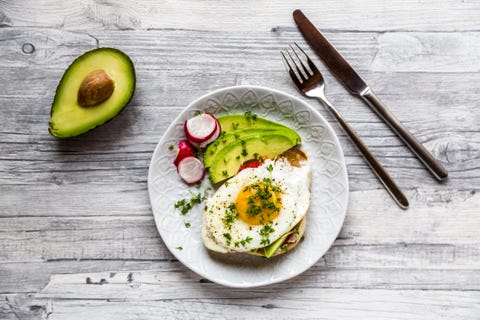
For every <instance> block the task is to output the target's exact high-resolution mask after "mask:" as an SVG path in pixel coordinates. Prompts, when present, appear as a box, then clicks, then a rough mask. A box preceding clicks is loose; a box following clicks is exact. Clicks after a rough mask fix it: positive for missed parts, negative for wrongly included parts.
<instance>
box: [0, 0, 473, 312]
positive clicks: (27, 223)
mask: <svg viewBox="0 0 480 320" xmlns="http://www.w3.org/2000/svg"><path fill="white" fill-rule="evenodd" d="M296 8H301V9H302V10H303V11H304V12H305V14H306V15H307V16H308V17H309V18H311V19H312V21H314V23H315V24H316V25H317V27H318V28H319V29H321V30H322V31H323V32H324V34H325V36H326V37H327V38H328V39H329V40H330V41H331V42H332V43H333V44H334V45H335V47H336V48H337V49H338V50H339V51H340V52H341V53H342V54H343V55H344V57H345V58H346V59H347V60H348V61H349V62H350V63H351V64H352V66H354V67H355V69H356V70H358V71H359V73H360V74H361V75H362V77H363V78H364V79H365V80H366V82H367V83H369V84H370V86H371V87H372V88H373V89H374V90H375V92H376V93H377V94H378V95H379V96H380V97H381V99H382V100H383V101H384V102H385V103H386V104H387V105H388V107H389V108H390V109H391V110H392V111H393V112H394V113H395V114H396V115H397V116H398V118H399V119H400V120H402V122H404V123H405V125H406V126H407V127H408V128H409V129H410V130H411V131H412V132H413V133H414V134H415V135H416V136H417V138H418V139H419V140H420V141H422V142H423V143H424V144H425V146H426V147H427V148H428V149H429V150H431V151H432V153H433V154H434V155H435V156H436V157H437V158H439V160H440V161H442V163H443V164H444V165H445V166H446V168H447V169H448V170H449V173H450V175H449V179H448V180H447V181H446V182H445V183H442V184H439V183H437V182H436V181H435V180H434V179H432V178H431V177H430V175H429V174H428V173H427V172H426V170H425V169H424V168H423V166H422V165H421V164H420V163H419V162H418V160H416V158H414V157H413V155H411V153H410V152H409V151H408V150H407V149H406V148H405V147H404V146H403V144H402V143H401V141H400V140H399V139H398V138H397V137H396V136H395V135H394V134H393V133H392V132H391V131H390V129H389V128H388V127H387V126H386V125H385V124H384V123H383V122H382V121H381V120H380V119H379V118H378V117H377V116H376V115H375V114H373V113H372V112H371V111H370V110H369V108H368V107H367V106H365V105H364V104H362V102H360V101H359V100H358V99H355V98H354V97H353V96H351V95H349V94H348V93H347V92H346V91H345V89H344V88H343V87H342V86H341V85H340V84H339V83H338V82H337V81H336V80H335V78H334V77H333V76H332V74H330V73H329V72H328V70H327V69H326V68H325V66H324V65H323V64H322V63H321V61H319V60H318V59H317V58H316V57H315V56H314V55H313V53H312V52H311V51H310V50H309V48H308V45H307V44H306V43H305V42H304V40H303V38H302V37H301V35H300V34H299V33H298V31H297V29H296V27H295V25H294V23H293V20H292V17H291V12H292V11H293V9H296ZM478 16H480V3H478V2H477V1H460V0H448V1H442V2H441V3H440V2H438V1H434V0H427V1H414V0H407V1H390V2H388V3H385V2H384V1H380V0H366V1H361V2H355V1H354V2H352V1H348V2H347V1H338V0H337V1H334V0H325V1H322V2H312V1H306V0H301V1H297V2H295V3H292V2H290V1H275V2H270V1H263V2H261V1H257V2H250V1H248V2H245V1H239V0H234V1H228V2H222V1H207V2H206V1H198V0H184V1H152V0H140V1H137V0H136V1H132V0H126V1H121V2H120V1H90V0H88V1H83V0H82V1H81V0H74V1H68V2H61V1H54V0H45V1H42V2H38V1H32V0H19V1H0V72H1V73H2V77H1V78H0V121H1V123H2V126H0V319H7V320H13V319H15V320H17V319H22V320H23V319H49V320H52V319H62V320H63V319H153V318H155V319H157V318H163V319H178V318H181V319H204V318H205V319H207V318H208V319H222V318H224V317H225V314H226V313H225V312H226V311H228V312H229V314H231V315H234V316H233V318H238V319H244V318H258V317H261V318H264V319H305V318H311V319H422V320H423V319H451V318H458V319H479V315H480V278H479V276H478V275H479V274H480V249H479V248H480V236H479V233H478V230H479V229H480V220H479V219H478V212H479V209H478V208H479V207H480V196H479V194H478V191H479V186H480V168H479V163H480V162H479V158H480V130H479V128H478V124H479V123H480V113H479V112H478V109H479V108H480V102H479V101H480V91H479V90H478V83H480V72H479V71H480V45H479V43H480V41H479V40H480V29H479V28H478ZM294 41H295V42H297V43H299V44H300V45H301V46H302V47H304V48H305V49H306V50H307V52H309V53H311V54H312V57H313V58H314V62H315V63H316V64H317V65H318V66H319V68H320V70H321V71H322V73H324V77H325V79H326V85H327V87H326V92H327V96H328V97H329V99H330V100H331V101H332V102H333V103H334V105H335V106H336V107H337V108H338V109H339V110H340V111H341V112H342V114H344V116H345V118H346V119H347V120H348V121H349V123H350V124H351V125H352V127H354V129H355V130H356V131H357V132H358V133H359V135H360V136H362V138H363V139H364V140H365V142H366V143H367V144H368V145H369V147H370V148H371V149H372V150H373V152H374V153H375V155H376V156H377V157H378V158H379V159H380V161H381V162H382V163H383V164H384V165H385V167H386V168H387V169H388V170H389V172H390V173H391V175H392V176H393V177H394V178H395V179H396V180H397V182H398V183H399V185H400V186H401V187H402V188H403V189H404V190H405V193H406V194H407V196H408V197H409V200H410V202H411V208H410V209H409V210H408V211H406V212H404V211H401V210H400V209H398V208H396V206H395V205H394V204H393V203H392V201H391V200H390V198H389V196H388V195H387V194H386V193H385V192H384V190H383V189H382V187H381V186H380V185H379V183H378V182H377V180H376V178H375V177H374V175H373V174H372V173H371V172H370V169H369V168H368V166H367V165H366V164H365V163H364V161H363V160H362V159H361V158H360V157H359V155H358V153H357V151H356V150H355V149H354V148H353V146H352V145H351V144H350V142H349V141H348V139H347V138H346V137H345V135H344V134H343V132H342V131H341V130H340V128H339V127H338V126H337V125H335V123H334V122H333V119H332V117H331V116H330V115H329V114H328V113H327V112H325V110H324V109H323V108H322V107H321V106H320V105H318V104H316V102H315V101H311V104H312V106H313V107H314V108H316V109H318V110H319V111H320V113H321V114H322V115H323V116H325V118H326V119H327V120H328V121H329V122H330V123H332V125H333V126H334V129H335V130H336V132H337V133H338V135H339V138H340V142H341V144H342V147H343V149H344V153H345V159H346V163H347V166H348V174H349V180H350V190H351V192H350V201H349V208H348V212H347V218H346V221H345V224H344V226H343V229H342V231H341V233H340V235H339V237H338V238H337V240H336V241H335V243H334V245H333V246H332V248H331V249H330V250H329V251H328V252H327V254H326V255H325V256H323V257H322V258H321V259H320V260H319V261H318V262H317V263H316V264H315V265H314V266H313V267H312V268H310V269H309V270H307V271H306V272H304V273H303V274H301V275H299V276H298V277H295V278H293V279H291V280H289V281H286V282H282V283H279V284H275V285H272V286H267V287H260V288H255V289H248V290H240V289H230V288H224V287H221V286H218V285H216V284H213V283H211V282H209V281H208V280H206V279H203V278H201V277H200V276H198V275H196V274H194V273H193V272H191V271H189V270H188V269H187V268H186V267H185V266H183V265H182V264H181V263H180V262H179V261H177V260H176V259H175V258H174V257H173V255H172V254H171V253H170V252H169V251H168V249H167V248H166V247H165V245H164V244H163V242H162V240H161V238H160V236H159V235H158V232H157V230H156V228H155V225H154V221H153V216H152V213H151V208H150V203H149V199H148V190H147V172H148V166H149V162H150V158H151V155H152V153H153V150H154V148H155V146H156V144H157V142H158V140H159V139H160V137H161V136H162V134H163V133H164V132H165V130H166V129H167V127H168V126H169V124H170V122H171V121H172V120H173V119H174V118H175V117H176V116H177V115H178V113H179V112H180V111H181V110H182V109H183V108H184V107H185V106H186V105H188V104H189V103H190V102H191V101H192V100H194V99H196V98H197V97H198V96H200V95H203V94H205V93H207V92H209V91H211V90H214V89H218V88H221V87H225V86H232V85H238V84H253V85H261V86H266V87H273V88H276V89H279V90H283V91H285V92H288V93H291V94H293V95H295V96H297V97H299V98H301V99H305V98H304V97H302V96H301V95H300V94H299V93H298V92H296V91H295V90H294V88H293V86H292V84H291V83H290V80H289V79H288V78H287V76H286V74H285V71H284V69H283V66H282V65H281V63H280V59H279V51H280V50H281V49H283V48H285V47H286V46H288V45H289V44H291V43H292V42H294ZM97 47H115V48H118V49H121V50H123V51H125V52H126V53H127V54H129V55H130V57H131V58H132V60H133V61H134V63H135V67H136V73H137V89H136V93H135V96H134V99H133V100H132V102H131V103H130V105H129V106H128V107H127V108H126V109H125V111H124V112H122V114H121V115H119V116H118V117H117V118H115V119H114V120H113V121H111V122H110V123H108V124H107V125H105V126H103V127H101V128H98V129H96V130H95V131H94V132H91V133H88V134H86V135H84V136H81V137H78V138H73V139H69V140H62V141H60V140H56V139H54V138H52V137H51V136H50V135H49V134H48V132H47V124H48V119H49V113H50V105H51V102H52V100H53V96H54V92H55V88H56V86H57V84H58V81H59V79H60V77H61V76H62V74H63V72H64V70H65V68H66V67H67V66H68V65H69V64H70V63H71V62H72V61H73V60H74V59H75V58H76V57H77V56H79V55H80V54H82V53H83V52H85V51H88V50H91V49H93V48H97Z"/></svg>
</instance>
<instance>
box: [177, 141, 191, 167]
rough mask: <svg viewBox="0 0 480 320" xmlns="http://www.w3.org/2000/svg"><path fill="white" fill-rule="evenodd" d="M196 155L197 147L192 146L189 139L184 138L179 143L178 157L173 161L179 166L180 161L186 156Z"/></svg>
mask: <svg viewBox="0 0 480 320" xmlns="http://www.w3.org/2000/svg"><path fill="white" fill-rule="evenodd" d="M193 156H195V147H194V146H192V144H191V143H190V142H188V140H182V141H180V142H179V143H178V147H177V157H176V158H175V160H174V161H173V163H174V164H175V165H176V166H178V163H179V162H180V161H181V160H182V159H183V158H186V157H193Z"/></svg>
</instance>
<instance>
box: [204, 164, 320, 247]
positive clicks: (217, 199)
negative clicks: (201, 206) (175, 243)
mask: <svg viewBox="0 0 480 320" xmlns="http://www.w3.org/2000/svg"><path fill="white" fill-rule="evenodd" d="M272 168H273V170H272ZM264 178H269V179H271V181H272V184H273V185H276V186H278V187H279V188H280V189H281V192H282V194H281V199H282V204H281V208H280V214H279V215H278V217H277V218H275V219H274V220H273V221H272V223H271V227H272V228H273V230H274V231H272V232H271V233H269V234H268V237H267V238H268V240H269V243H273V242H274V241H275V240H277V239H278V238H280V237H281V236H282V235H283V234H285V233H286V232H288V231H290V230H291V229H292V228H293V227H294V226H295V225H296V224H298V222H300V220H302V218H303V217H304V216H305V214H306V213H307V211H308V207H309V204H310V190H309V187H310V165H309V163H308V160H305V161H302V162H301V163H300V166H299V167H296V166H292V165H291V164H290V163H289V162H288V160H287V159H284V158H279V159H276V160H266V161H265V162H264V163H263V164H262V165H261V166H259V167H257V168H248V169H244V170H242V171H241V172H240V173H238V174H237V175H236V176H234V177H232V178H231V179H230V180H228V181H227V182H226V183H224V184H223V185H222V186H221V187H220V188H218V190H217V191H216V192H215V194H214V195H213V196H211V197H210V198H208V199H207V201H206V206H205V212H204V214H203V221H202V238H203V242H204V244H205V246H206V247H207V248H209V249H210V250H213V251H217V252H223V253H227V252H247V251H250V250H254V249H258V248H261V247H265V242H264V241H263V243H262V240H265V236H263V237H262V235H261V234H260V232H261V230H262V228H264V225H249V224H247V223H245V222H244V221H242V220H241V219H236V220H234V221H233V222H232V223H231V224H230V226H229V225H228V224H226V223H225V216H226V214H227V212H228V210H229V205H230V204H232V203H235V201H236V198H237V195H238V194H239V193H240V192H241V190H242V189H243V188H244V187H246V186H248V185H251V184H253V183H256V182H261V181H263V179H264ZM225 234H228V235H229V237H228V238H230V239H228V238H227V237H226V236H225ZM245 239H248V241H243V242H241V240H245ZM240 243H241V244H240Z"/></svg>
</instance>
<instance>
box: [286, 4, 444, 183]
mask: <svg viewBox="0 0 480 320" xmlns="http://www.w3.org/2000/svg"><path fill="white" fill-rule="evenodd" d="M293 19H294V20H295V23H296V24H297V26H298V29H299V30H300V32H301V33H302V35H303V37H304V38H305V40H306V41H307V42H308V43H309V45H310V47H311V48H312V49H313V50H314V51H315V53H316V54H317V55H318V56H319V57H320V58H321V59H322V61H323V62H324V63H325V65H327V67H328V68H329V69H330V71H331V72H332V73H333V74H334V75H335V76H336V77H337V79H338V80H339V81H340V83H342V84H343V86H344V87H345V88H346V89H347V90H348V91H349V92H350V93H351V94H353V95H356V96H358V97H360V98H361V99H362V100H363V101H364V102H365V103H367V105H368V106H370V108H372V110H373V111H375V112H376V113H377V115H378V116H379V117H380V118H381V119H382V120H383V121H384V122H385V123H386V124H387V125H388V126H389V127H390V128H391V129H392V131H393V132H395V133H396V134H397V136H398V137H399V138H400V139H401V140H402V141H403V142H404V143H405V145H406V146H407V147H409V148H410V150H411V151H412V152H413V154H415V155H416V156H417V158H418V159H419V160H420V161H421V162H422V163H423V164H424V165H425V167H426V168H427V169H428V170H429V171H430V173H431V174H432V175H433V176H434V177H435V178H436V179H437V180H439V181H442V180H444V179H445V178H447V176H448V172H447V170H446V169H445V168H444V167H443V165H442V164H441V163H440V161H438V160H437V159H436V158H435V157H434V156H433V155H432V154H431V153H430V152H429V151H428V150H427V149H426V148H425V147H424V146H423V144H422V143H420V141H418V140H417V138H416V137H415V136H414V135H413V134H412V133H411V132H410V131H409V130H408V129H407V128H406V127H405V126H404V125H403V124H402V122H401V121H400V120H399V119H398V118H397V117H396V116H395V115H394V114H393V113H392V112H391V111H390V110H389V109H388V108H387V106H386V105H385V104H384V103H383V102H382V101H381V100H380V98H378V97H377V95H376V94H375V93H374V92H373V91H372V89H370V87H369V86H368V85H367V84H366V83H365V81H363V79H362V78H361V77H360V76H359V75H358V74H357V72H356V71H355V70H354V69H353V68H352V67H351V66H350V64H349V63H348V62H347V61H346V60H345V59H344V58H343V57H342V56H341V55H340V53H338V51H337V50H336V49H335V47H334V46H333V45H332V44H331V43H330V42H328V40H327V39H326V38H325V37H324V36H323V35H322V34H321V33H320V31H318V30H317V28H316V27H315V26H314V25H313V24H312V23H311V22H310V20H309V19H308V18H307V17H306V16H305V15H304V14H303V12H302V11H301V10H299V9H297V10H295V11H294V12H293Z"/></svg>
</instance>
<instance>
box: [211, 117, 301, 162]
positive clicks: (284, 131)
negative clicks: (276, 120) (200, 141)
mask: <svg viewBox="0 0 480 320" xmlns="http://www.w3.org/2000/svg"><path fill="white" fill-rule="evenodd" d="M265 134H280V135H285V136H286V137H288V138H289V139H290V140H291V141H293V142H295V141H300V136H299V135H298V134H297V133H296V132H295V131H293V130H291V129H290V128H287V127H283V126H276V127H265V128H247V129H239V130H234V131H230V132H225V133H224V134H222V135H221V136H220V137H219V138H218V139H217V140H216V141H215V142H213V143H211V144H210V145H209V146H208V148H207V149H206V150H205V153H204V155H203V163H204V165H205V167H207V168H209V167H210V166H211V165H212V163H213V162H214V161H215V158H216V156H217V155H218V154H219V153H220V152H221V151H222V149H223V148H225V147H227V146H228V145H229V144H230V143H232V142H235V141H236V140H238V139H245V138H248V137H253V136H262V135H265Z"/></svg>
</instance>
